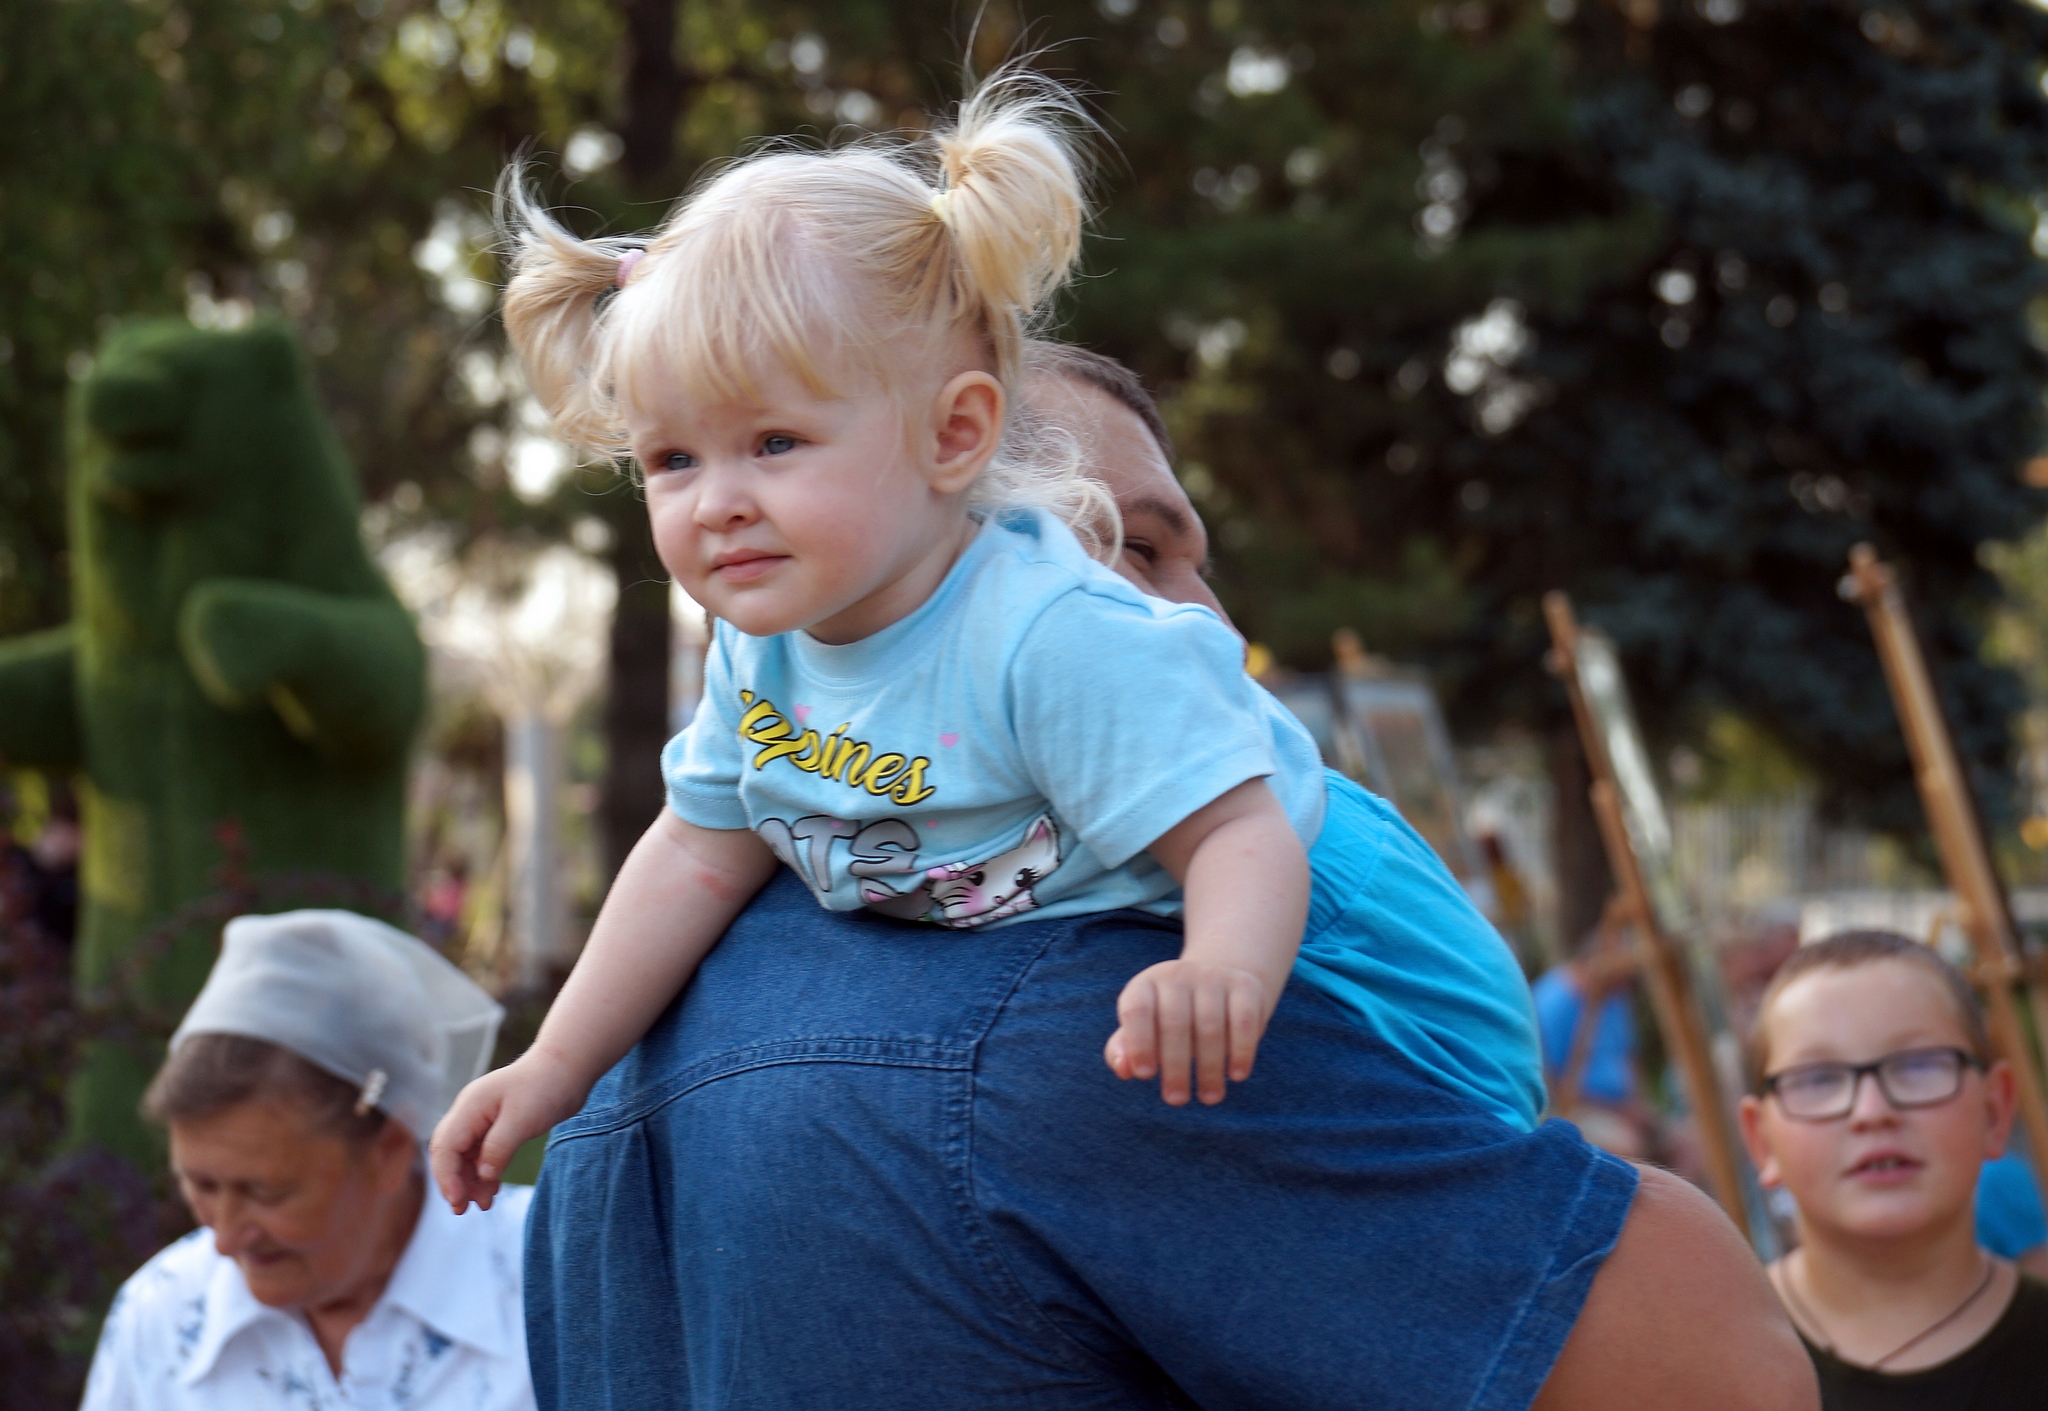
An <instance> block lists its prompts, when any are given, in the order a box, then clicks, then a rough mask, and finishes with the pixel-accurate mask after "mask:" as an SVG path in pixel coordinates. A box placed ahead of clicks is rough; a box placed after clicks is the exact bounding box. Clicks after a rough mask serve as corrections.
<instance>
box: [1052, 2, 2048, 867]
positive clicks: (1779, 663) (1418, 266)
mask: <svg viewBox="0 0 2048 1411" xmlns="http://www.w3.org/2000/svg"><path fill="white" fill-rule="evenodd" d="M1571 10H1572V7H1571V6H1569V5H1562V6H1551V7H1548V11H1546V8H1545V7H1538V6H1535V5H1515V4H1495V5H1464V6H1457V7H1450V6H1435V7H1427V8H1423V9H1422V10H1420V12H1419V13H1420V18H1421V24H1420V25H1419V26H1418V25H1417V23H1416V16H1417V13H1418V12H1417V11H1415V10H1410V9H1408V8H1407V7H1405V6H1393V5H1376V6H1342V7H1340V6H1335V5H1331V6H1323V5H1316V4H1281V3H1277V2H1276V3H1271V4H1243V3H1240V4H1229V5H1222V6H1211V7H1209V9H1208V11H1207V13H1206V15H1204V14H1202V13H1200V12H1197V11H1194V10H1189V9H1175V8H1173V7H1171V6H1168V7H1163V8H1162V9H1155V8H1153V7H1151V6H1145V5H1141V6H1139V7H1137V9H1136V10H1135V11H1134V12H1133V14H1132V16H1131V18H1130V19H1129V20H1128V21H1125V22H1124V23H1125V26H1126V28H1125V31H1124V32H1125V33H1126V34H1128V35H1129V36H1130V42H1129V49H1128V51H1127V56H1119V58H1118V59H1117V60H1116V61H1113V62H1114V63H1121V64H1123V65H1124V67H1121V68H1116V69H1115V70H1114V76H1111V75H1110V73H1109V72H1108V71H1107V70H1108V68H1109V67H1110V66H1106V71H1105V73H1104V76H1103V77H1102V78H1100V79H1099V80H1098V82H1099V83H1100V85H1101V86H1102V87H1103V88H1105V89H1113V90H1114V91H1115V93H1114V96H1112V97H1109V98H1106V99H1105V103H1106V107H1107V108H1108V110H1109V112H1110V113H1111V114H1112V116H1113V118H1115V119H1116V121H1117V124H1118V126H1117V132H1118V136H1119V138H1120V140H1121V142H1122V144H1123V146H1124V149H1125V151H1126V153H1127V154H1128V157H1129V161H1130V169H1131V176H1130V178H1129V180H1128V181H1127V182H1120V183H1119V188H1120V189H1118V190H1117V191H1116V193H1115V197H1114V201H1113V203H1112V205H1111V207H1110V211H1109V215H1108V217H1107V220H1106V222H1105V228H1106V230H1107V232H1109V233H1111V234H1114V235H1116V236H1117V237H1119V240H1118V243H1115V244H1110V243H1108V242H1104V243H1102V244H1100V245H1098V246H1097V247H1096V259H1097V263H1098V267H1099V268H1100V269H1101V270H1102V271H1103V272H1104V273H1105V274H1111V271H1113V274H1111V277H1108V278H1105V279H1102V280H1101V281H1099V282H1095V283H1090V284H1088V285H1085V286H1084V287H1083V288H1082V289H1081V290H1080V291H1079V293H1078V294H1077V297H1076V301H1075V314H1074V318H1073V321H1072V327H1073V329H1074V331H1075V332H1076V333H1077V334H1078V335H1079V336H1080V337H1082V338H1083V340H1084V341H1089V342H1091V343H1094V344H1097V345H1098V346H1102V347H1104V348H1105V349H1106V350H1108V351H1111V352H1114V353H1117V354H1119V355H1120V356H1124V357H1126V358H1128V359H1131V360H1133V361H1135V362H1137V363H1138V364H1139V365H1140V366H1142V367H1144V368H1145V369H1146V371H1147V372H1148V373H1149V374H1150V375H1151V376H1152V377H1153V378H1154V380H1155V381H1156V382H1159V383H1163V384H1167V385H1170V386H1173V387H1174V389H1175V392H1176V396H1175V401H1174V406H1173V408H1172V411H1173V419H1174V425H1175V429H1176V432H1177V434H1178V435H1179V436H1180V438H1181V440H1182V442H1183V449H1184V452H1185V455H1186V456H1187V458H1188V460H1189V461H1190V462H1193V463H1194V464H1195V466H1196V467H1197V468H1198V474H1197V475H1196V476H1195V477H1192V478H1191V482H1190V483H1191V484H1193V485H1195V487H1196V488H1198V489H1201V488H1207V487H1210V486H1213V489H1210V491H1209V493H1208V494H1207V495H1205V496H1204V497H1203V501H1202V502H1203V507H1204V509H1205V510H1206V511H1207V512H1208V514H1209V516H1210V518H1211V520H1212V522H1213V524H1214V527H1215V529H1216V534H1217V542H1218V544H1219V546H1220V559H1221V564H1222V568H1223V572H1224V575H1225V581H1224V591H1225V596H1226V599H1227V601H1228V602H1229V603H1230V605H1231V607H1232V608H1233V610H1234V611H1235V612H1236V613H1237V614H1238V615H1239V616H1240V619H1241V621H1242V622H1243V623H1244V625H1246V626H1247V627H1248V628H1249V630H1250V631H1251V632H1252V633H1253V634H1254V635H1255V636H1258V637H1261V638H1270V639H1271V640H1272V641H1273V642H1274V644H1275V645H1278V646H1279V647H1280V648H1281V650H1282V653H1283V656H1286V657H1291V658H1292V659H1294V660H1295V661H1296V663H1297V664H1301V665H1312V664H1314V658H1316V657H1318V656H1319V655H1320V650H1321V649H1320V642H1321V641H1322V640H1323V637H1324V634H1326V633H1327V631H1328V630H1329V629H1330V628H1332V627H1335V626H1338V625H1340V624H1341V623H1342V622H1343V621H1344V618H1345V617H1346V616H1347V615H1354V616H1356V617H1357V618H1359V619H1360V620H1361V622H1362V623H1372V624H1373V634H1372V635H1373V638H1374V639H1375V640H1373V641H1372V643H1371V644H1372V645H1374V646H1375V647H1376V648H1378V649H1381V650H1391V651H1394V652H1398V653H1399V654H1401V655H1403V656H1407V657H1411V658H1419V659H1421V660H1423V661H1425V662H1426V663H1427V664H1428V665H1430V666H1431V667H1432V668H1433V669H1434V671H1435V673H1436V675H1437V678H1438V680H1439V682H1440V684H1441V685H1443V686H1444V687H1445V688H1446V689H1447V691H1448V693H1449V696H1450V704H1451V706H1452V708H1453V712H1454V715H1455V717H1456V719H1457V720H1458V721H1459V723H1460V724H1461V726H1462V728H1464V729H1467V730H1470V729H1474V728H1478V727H1483V726H1485V725H1487V724H1489V723H1491V722H1494V721H1498V720H1501V719H1514V720H1519V721H1522V722H1525V723H1540V722H1543V721H1546V720H1555V719H1557V718H1559V716H1560V713H1561V710H1562V699H1561V696H1560V694H1559V693H1558V691H1557V689H1556V687H1555V684H1554V683H1553V682H1551V681H1549V680H1548V679H1547V677H1546V676H1545V675H1544V673H1543V671H1542V667H1541V662H1542V660H1543V655H1544V649H1545V646H1546V645H1547V641H1546V634H1545V631H1544V627H1543V621H1542V616H1541V613H1540V610H1539V603H1540V597H1541V594H1542V593H1543V592H1544V591H1546V590H1548V589H1551V588H1565V589H1568V590H1570V591H1571V592H1572V593H1573V594H1574V596H1575V597H1576V599H1577V600H1578V602H1579V604H1580V607H1581V610H1582V613H1583V614H1584V615H1585V616H1586V617H1587V618H1589V619H1590V620H1592V621H1595V622H1598V623H1600V624H1601V625H1603V626H1605V627H1607V628H1608V629H1609V630H1610V631H1611V632H1612V633H1613V634H1614V635H1615V636H1616V638H1617V640H1618V641H1619V642H1620V643H1621V645H1622V647H1623V649H1624V651H1625V652H1626V653H1627V657H1628V662H1629V667H1630V671H1631V681H1632V685H1633V686H1634V688H1635V691H1636V694H1637V698H1638V701H1639V703H1640V704H1641V706H1642V708H1643V711H1644V715H1645V717H1646V723H1647V724H1648V725H1649V727H1650V728H1651V729H1652V731H1653V733H1656V734H1659V735H1661V736H1664V737H1666V738H1678V737H1683V736H1684V735H1685V734H1686V733H1687V732H1688V730H1689V729H1690V728H1692V726H1693V723H1694V722H1699V721H1702V720H1705V719H1710V718H1713V716H1715V715H1716V714H1717V713H1720V712H1725V711H1734V712H1736V713H1739V714H1741V715H1743V716H1746V717H1749V718H1751V719H1753V720H1754V721H1755V722H1756V723H1757V725H1758V726H1759V727H1760V728H1762V729H1763V730H1765V731H1767V732H1768V733H1769V734H1770V735H1771V736H1772V737H1773V738H1776V739H1779V740H1781V741H1782V742H1783V743H1784V744H1785V745H1786V746H1787V747H1788V748H1789V749H1790V750H1791V751H1792V752H1793V753H1794V754H1795V755H1796V756H1797V757H1798V759H1799V760H1800V761H1801V763H1802V764H1803V765H1804V766H1805V767H1807V768H1809V769H1811V770H1812V771H1813V772H1814V773H1815V774H1816V775H1817V776H1818V777H1819V779H1820V781H1821V783H1822V785H1823V787H1824V789H1825V790H1826V792H1827V795H1828V797H1829V799H1830V801H1831V802H1832V803H1833V804H1834V805H1835V806H1836V807H1838V808H1840V809H1843V810H1847V811H1850V812H1853V813H1854V814H1856V815H1857V817H1858V818H1859V820H1860V821H1861V822H1863V823H1865V824H1867V825H1871V826H1877V827H1882V828H1902V829H1907V830H1916V829H1917V828H1918V826H1919V816H1918V806H1917V802H1916V800H1915V798H1914V794H1913V791H1912V787H1911V781H1910V777H1909V775H1908V772H1907V769H1906V760H1905V754H1904V748H1903V743H1902V741H1901V739H1900V736H1899V733H1898V729H1897V726H1896V722H1895V720H1894V717H1893V715H1892V711H1891V706H1890V702H1889V699H1888V696H1887V694H1886V692H1885V690H1884V685H1883V681H1882V678H1881V676H1880V674H1879V671H1878V665H1877V660H1876V656H1875V654H1874V652H1873V650H1872V648H1871V645H1870V642H1869V639H1868V633H1867V629H1866V628H1865V625H1864V623H1863V621H1862V618H1861V615H1860V614H1859V613H1857V612H1856V611H1855V610H1854V609H1853V608H1850V607H1848V606H1846V605H1845V604H1843V603H1842V602H1841V601H1840V600H1839V599H1838V598H1837V597H1836V594H1835V583H1836V580H1837V579H1838V578H1839V577H1840V575H1841V573H1842V571H1843V568H1844V566H1845V563H1846V556H1847V550H1848V548H1849V546H1850V545H1851V544H1852V543H1854V542H1856V541H1858V540H1860V539H1871V540H1873V541H1875V542H1876V543H1877V544H1878V546H1879V548H1880V550H1881V551H1882V552H1884V553H1886V554H1887V555H1889V556H1892V557H1894V558H1896V559H1897V560H1899V561H1900V562H1901V563H1902V564H1903V566H1904V567H1905V569H1906V571H1907V573H1908V576H1909V583H1910V586H1911V589H1912V592H1913V595H1914V597H1915V599H1916V601H1917V602H1918V603H1920V604H1921V605H1922V607H1923V629H1924V631H1925V633H1926V635H1927V638H1928V646H1929V651H1930V654H1931V657H1932V660H1933V663H1934V666H1935V670H1936V674H1937V676H1938V678H1939V680H1940V682H1941V686H1942V690H1943V695H1944V703H1945V705H1946V706H1947V708H1948V711H1949V714H1950V717H1951V719H1952V722H1953V724H1954V727H1955V731H1956V734H1957V737H1958V743H1959V746H1960V747H1961V749H1962V751H1963V753H1964V754H1965V756H1966V758H1968V759H1969V760H1970V761H1971V762H1972V764H1973V766H1974V771H1975V774H1976V782H1977V785H1978V788H1979V790H1980V792H1981V793H1982V794H1983V795H1984V796H1985V798H1986V801H1987V803H1988V804H1989V805H1990V806H1991V808H1992V811H1993V812H1994V813H1997V812H1999V811H2000V810H2001V809H2002V807H2003V805H2004V801H2005V796H2006V794H2007V791H2008V788H2009V785H2008V780H2009V777H2010V776H2009V770H2008V767H2007V766H2008V763H2009V761H2008V758H2007V754H2008V738H2009V737H2008V721H2009V719H2010V717H2011V715H2012V713H2013V711H2014V709H2015V707H2016V705H2017V702H2018V696H2017V693H2016V691H2015V689H2014V683H2013V682H2012V680H2011V678H2010V677H2009V676H2008V675H2006V674H2005V673H2003V672H2002V671H2000V670H1997V669H1994V668H1991V667H1987V666H1986V665H1984V664H1983V663H1982V661H1981V659H1980V657H1979V654H1978V644H1979V641H1980V638H1981V633H1982V631H1983V627H1984V623H1985V618H1986V614H1987V613H1988V611H1989V609H1990V607H1991V605H1992V604H1993V602H1994V601H1995V599H1996V585H1995V583H1994V582H1993V580H1992V579H1991V578H1990V576H1989V575H1988V574H1987V573H1986V572H1985V571H1984V570H1983V569H1982V568H1981V567H1980V566H1979V563H1978V560H1977V549H1978V546H1979V545H1980V544H1981V543H1983V542H1984V541H1986V540H1988V539H1994V538H1999V537H2003V536H2009V535H2011V534H2014V533H2015V532H2018V531H2020V530H2022V529H2023V528H2024V527H2025V526H2027V525H2029V524H2031V523H2033V522H2035V521H2036V520H2037V519H2038V518H2039V516H2040V514H2041V510H2042V508H2043V505H2042V501H2041V498H2040V496H2038V495H2036V494H2034V493H2032V492H2030V491H2028V490H2027V489H2026V488H2025V487H2024V486H2022V485H2021V484H2020V483H2019V480H2018V478H2017V471H2018V468H2019V466H2020V465H2021V463H2022V462H2023V461H2025V460H2026V458H2027V457H2028V456H2029V455H2030V454H2031V453H2032V452H2033V451H2034V450H2035V448H2036V445H2037V437H2038V435H2039V424H2038V423H2039V400H2038V399H2039V394H2040V388H2041V384H2042V380H2043V373H2044V370H2048V369H2044V366H2043V358H2042V354H2041V352H2040V351H2039V350H2038V349H2037V347H2036V346H2035V344H2034V343H2033V342H2032V340H2031V338H2030V336H2029V329H2028V325H2027V316H2026V310H2027V308H2028V306H2029V304H2030V302H2031V301H2032V300H2033V299H2034V298H2035V296H2036V295H2037V293H2038V292H2039V291H2040V288H2041V269H2040V265H2039V262H2038V261H2037V259H2036V258H2035V256H2034V254H2033V252H2032V250H2031V248H2030V243H2031V237H2032V231H2033V224H2034V214H2033V210H2032V208H2031V207H2030V205H2029V200H2030V198H2031V197H2032V195H2033V193H2036V192H2038V191H2041V190H2042V189H2043V188H2044V187H2048V103H2044V100H2043V97H2042V93H2041V90H2040V88H2039V87H2038V85H2037V82H2036V80H2037V78H2038V77H2039V67H2040V59H2039V56H2040V55H2041V54H2042V52H2043V50H2044V46H2048V16H2044V15H2043V14H2042V13H2041V12H2040V11H2039V10H2037V9H2035V8H2033V7H2030V6H2027V5H2023V4H2018V3H2011V0H1980V2H1975V0H1973V2H1966V0H1928V2H1927V3H1923V4H1917V5H1913V6H1909V7H1904V8H1893V9H1884V10H1878V9H1870V8H1867V7H1866V6H1865V5H1864V4H1862V3H1860V2H1859V3H1850V0H1841V2H1840V3H1789V0H1788V2H1787V3H1780V2H1779V0H1748V3H1746V4H1745V3H1740V0H1713V2H1712V3H1707V0H1702V2H1701V3H1700V4H1699V5H1697V6H1695V5H1689V4H1679V3H1663V4H1658V3H1654V0H1653V3H1648V4H1640V5H1629V6H1625V7H1616V6H1608V5H1592V4H1587V5H1583V6H1581V7H1579V9H1578V12H1577V16H1578V17H1577V18H1576V19H1575V20H1573V21H1571V22H1570V23H1569V24H1566V25H1563V26H1559V25H1557V24H1555V23H1553V22H1552V21H1551V20H1550V19H1549V18H1547V17H1546V16H1547V12H1548V13H1555V14H1567V15H1568V14H1570V13H1571ZM1162 14H1163V15H1165V16H1166V19H1161V18H1160V16H1161V15H1162ZM1176 17H1178V18H1177V19H1176ZM1168 19H1176V23H1177V28H1174V29H1173V30H1172V32H1171V37H1173V38H1176V39H1179V40H1180V41H1181V42H1180V43H1179V44H1178V45H1167V44H1165V43H1164V39H1163V36H1167V35H1168V30H1167V28H1166V27H1165V26H1166V23H1167V20H1168ZM1089 48H1090V50H1091V51H1092V46H1090V47H1089ZM1269 60H1271V61H1284V63H1281V64H1280V66H1274V64H1272V63H1267V61H1269ZM1078 62H1081V63H1082V64H1083V65H1084V67H1085V65H1086V64H1087V63H1088V60H1087V59H1086V58H1085V57H1083V58H1081V59H1079V60H1078ZM1262 63H1263V64H1266V67H1264V68H1261V67H1259V65H1261V64H1262ZM1190 97H1191V98H1192V102H1190ZM1179 374H1184V377H1180V378H1177V375H1179ZM1417 563H1426V564H1429V565H1433V566H1434V570H1433V571H1432V572H1430V573H1424V574H1417V573H1416V572H1415V571H1414V566H1415V565H1416V564H1417ZM1446 569H1447V570H1448V572H1446V571H1445V570H1446ZM1375 618H1377V619H1378V621H1377V622H1374V619H1375Z"/></svg>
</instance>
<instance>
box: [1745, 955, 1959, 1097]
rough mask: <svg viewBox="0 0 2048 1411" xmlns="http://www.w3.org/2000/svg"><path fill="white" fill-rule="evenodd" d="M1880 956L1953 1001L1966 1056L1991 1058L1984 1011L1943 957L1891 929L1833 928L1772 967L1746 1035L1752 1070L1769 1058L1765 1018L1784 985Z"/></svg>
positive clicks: (1767, 1019) (1760, 1070)
mask: <svg viewBox="0 0 2048 1411" xmlns="http://www.w3.org/2000/svg"><path fill="white" fill-rule="evenodd" d="M1880 960H1896V961H1899V962H1901V963H1902V964H1906V965H1911V966H1914V967H1915V968H1917V969H1920V970H1924V971H1926V972H1927V974H1928V975H1930V976H1931V977H1933V978H1934V979H1935V980H1936V981H1937V982H1939V983H1940V985H1941V987H1942V989H1943V990H1944V991H1945V992H1946V993H1947V994H1948V997H1949V998H1950V999H1951V1000H1952V1001H1954V1003H1955V1007H1956V1016H1957V1017H1958V1018H1960V1019H1961V1020H1962V1021H1963V1033H1964V1034H1965V1035H1966V1036H1967V1037H1968V1039H1969V1048H1970V1053H1971V1056H1972V1057H1974V1058H1976V1060H1977V1061H1978V1062H1980V1063H1989V1062H1990V1061H1991V1060H1992V1059H1993V1058H1994V1057H1996V1055H1995V1054H1994V1052H1993V1051H1992V1047H1991V1033H1990V1030H1988V1029H1987V1028H1985V1026H1984V1011H1983V1010H1982V1009H1981V1008H1980V1007H1979V1006H1978V1004H1977V995H1976V992H1975V991H1974V990H1972V989H1971V988H1970V982H1969V981H1968V980H1965V979H1964V978H1963V977H1962V975H1961V974H1960V973H1959V972H1958V971H1957V970H1956V968H1955V967H1954V966H1953V965H1950V964H1949V963H1948V962H1947V961H1946V960H1943V959H1942V958H1941V956H1940V955H1939V954H1937V953H1936V952H1935V950H1934V948H1933V947H1932V946H1925V945H1922V944H1921V943H1920V942H1918V941H1916V940H1914V939H1912V938H1911V937H1910V936H1901V935H1899V934H1898V933H1897V932H1896V931H1837V932H1836V933H1835V934H1834V935H1832V936H1829V937H1827V938H1826V939H1825V940H1819V941H1814V942H1813V943H1812V944H1810V945H1803V946H1801V947H1800V948H1799V949H1798V950H1795V951H1793V952H1792V954H1791V955H1790V956H1789V957H1787V958H1786V961H1785V963H1784V964H1783V965H1781V966H1779V967H1778V973H1777V974H1775V975H1773V976H1771V983H1770V985H1769V986H1768V987H1767V988H1766V989H1765V990H1764V994H1763V998H1762V999H1761V1000H1760V1001H1758V1003H1757V1007H1756V1029H1755V1032H1754V1033H1753V1034H1752V1035H1751V1036H1750V1038H1751V1057H1752V1059H1753V1061H1754V1063H1755V1065H1756V1071H1757V1073H1758V1074H1759V1075H1760V1076H1761V1075H1762V1073H1763V1072H1764V1065H1765V1064H1767V1063H1768V1062H1769V1061H1770V1056H1771V1055H1770V1049H1769V1035H1768V1034H1767V1033H1766V1032H1765V1030H1766V1027H1767V1026H1768V1025H1769V1023H1770V1018H1771V1006H1772V1004H1773V1003H1774V1002H1775V1001H1776V1000H1777V998H1778V996H1779V994H1780V993H1782V992H1783V991H1784V989H1785V987H1786V986H1787V985H1789V984H1791V983H1792V982H1793V981H1794V980H1796V979H1798V978H1799V977H1800V976H1801V975H1807V974H1811V973H1812V972H1813V971H1815V970H1853V969H1855V968H1856V967H1857V966H1860V965H1871V964H1874V963H1876V962H1878V961H1880Z"/></svg>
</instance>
